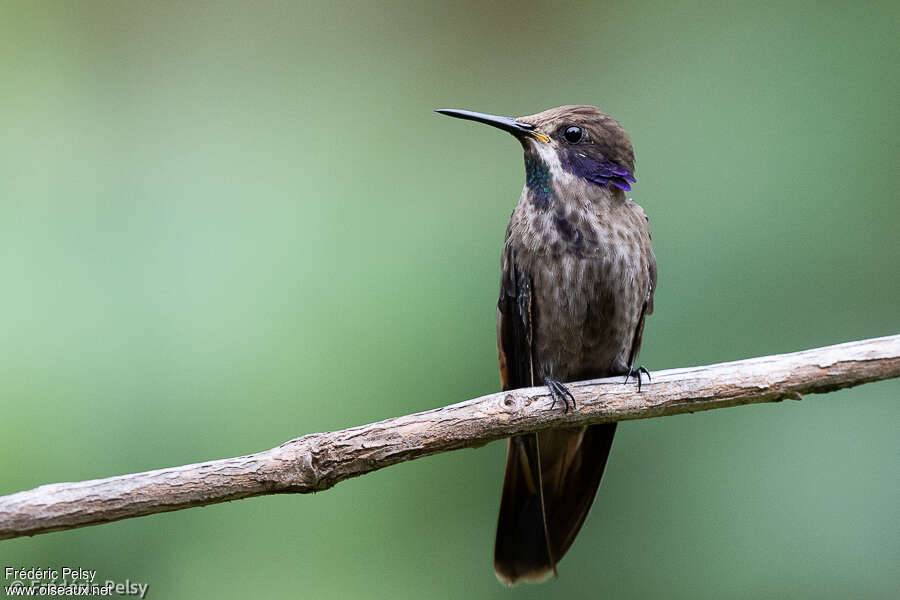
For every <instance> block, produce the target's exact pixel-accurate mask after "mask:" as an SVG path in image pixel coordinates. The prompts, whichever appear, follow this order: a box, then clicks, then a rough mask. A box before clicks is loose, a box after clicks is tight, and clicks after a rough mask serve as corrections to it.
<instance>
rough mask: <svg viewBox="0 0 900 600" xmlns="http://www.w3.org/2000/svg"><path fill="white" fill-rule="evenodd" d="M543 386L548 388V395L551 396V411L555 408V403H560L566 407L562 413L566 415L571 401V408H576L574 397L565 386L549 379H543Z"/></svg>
mask: <svg viewBox="0 0 900 600" xmlns="http://www.w3.org/2000/svg"><path fill="white" fill-rule="evenodd" d="M544 385H546V386H547V387H548V388H550V395H551V396H553V404H551V405H550V408H551V409H553V407H554V406H556V403H557V401H562V403H563V404H564V405H565V407H566V408H565V410H564V411H563V412H564V413H567V412H569V400H571V401H572V408H573V409H574V408H577V407H576V406H575V396H573V395H572V392H570V391H569V388H567V387H566V386H565V385H563V384H562V383H560V382H558V381H556V380H555V379H551V378H549V377H544Z"/></svg>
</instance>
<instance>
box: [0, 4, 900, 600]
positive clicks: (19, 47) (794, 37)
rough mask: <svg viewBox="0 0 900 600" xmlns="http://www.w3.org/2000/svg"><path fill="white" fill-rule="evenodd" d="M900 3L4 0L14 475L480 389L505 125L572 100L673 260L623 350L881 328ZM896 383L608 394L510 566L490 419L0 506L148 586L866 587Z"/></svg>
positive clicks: (504, 181) (22, 546)
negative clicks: (627, 170) (605, 448)
mask: <svg viewBox="0 0 900 600" xmlns="http://www.w3.org/2000/svg"><path fill="white" fill-rule="evenodd" d="M898 27H900V5H898V4H897V3H896V2H889V1H888V2H882V3H839V2H835V3H815V4H814V3H810V2H801V3H793V4H785V3H782V2H772V3H765V2H744V3H736V4H728V3H704V2H681V1H679V2H663V1H654V2H648V3H633V2H624V1H621V2H606V3H592V2H582V3H579V4H571V5H552V6H551V5H545V4H540V3H529V2H525V3H522V2H511V3H507V4H504V3H502V2H500V3H493V4H490V5H488V4H487V3H481V2H472V3H468V4H438V3H417V2H413V3H408V4H403V3H391V4H384V5H377V4H375V3H364V4H357V5H354V4H339V3H332V2H329V3H321V4H308V5H307V4H302V3H289V2H285V3H269V2H266V3H253V4H251V3H249V2H248V3H223V2H208V3H200V2H193V3H186V4H185V3H175V2H152V3H151V2H143V3H131V2H50V3H42V2H19V3H17V2H3V3H2V4H0V139H2V143H0V277H2V293H0V340H2V343H0V411H2V412H0V415H2V416H0V419H2V425H3V428H2V437H0V493H11V492H15V491H19V490H23V489H28V488H31V487H34V486H37V485H39V484H43V483H49V482H56V481H73V480H81V479H89V478H94V477H103V476H110V475H116V474H121V473H128V472H134V471H141V470H146V469H153V468H158V467H165V466H171V465H178V464H183V463H189V462H195V461H202V460H206V459H212V458H219V457H226V456H234V455H238V454H243V453H248V452H253V451H256V450H260V449H265V448H269V447H271V446H274V445H277V444H278V443H280V442H282V441H284V440H286V439H289V438H291V437H295V436H298V435H301V434H304V433H309V432H314V431H323V430H331V429H337V428H342V427H346V426H351V425H357V424H361V423H366V422H369V421H373V420H377V419H381V418H385V417H389V416H394V415H400V414H404V413H409V412H413V411H418V410H424V409H428V408H432V407H436V406H440V405H443V404H448V403H451V402H456V401H459V400H463V399H466V398H470V397H474V396H478V395H481V394H485V393H489V392H492V391H495V390H497V388H498V377H497V373H496V358H495V348H494V318H495V309H494V307H495V303H496V297H497V288H498V277H499V267H498V263H499V254H500V247H501V244H502V240H503V233H504V230H505V227H506V222H507V219H508V216H509V213H510V211H511V210H512V207H513V205H514V203H515V201H516V199H517V198H518V195H519V191H520V189H521V186H522V182H523V167H522V158H521V152H520V150H519V148H518V145H517V144H516V143H515V142H514V141H513V140H512V139H511V138H509V136H506V135H503V134H501V133H499V132H497V131H495V130H491V129H489V128H485V127H478V126H476V125H474V124H471V123H463V122H459V121H453V120H451V119H447V118H445V117H440V116H438V115H435V114H434V113H432V112H431V111H432V109H433V108H436V107H458V108H472V109H477V110H483V111H488V112H495V113H502V114H513V115H516V114H530V113H533V112H536V111H539V110H542V109H544V108H548V107H551V106H555V105H559V104H567V103H591V104H596V105H599V106H600V107H602V108H603V109H605V110H606V111H608V112H609V113H611V114H612V115H614V116H615V117H616V118H617V119H619V120H620V121H621V122H622V123H623V124H624V126H625V128H626V129H627V130H628V132H629V133H630V135H631V137H632V140H633V142H634V145H635V148H636V152H637V177H638V184H637V185H636V186H635V188H634V192H633V197H634V199H635V200H636V201H637V202H639V203H640V204H641V205H643V206H644V207H645V209H646V211H647V213H648V214H649V215H650V222H651V227H652V231H653V241H654V245H655V249H656V254H657V257H658V260H659V273H660V284H659V291H658V293H657V301H656V313H655V314H654V315H653V317H652V318H651V319H650V320H649V321H648V324H647V330H646V333H645V341H644V350H643V354H642V361H643V362H644V363H646V364H647V365H648V366H649V367H651V368H652V369H661V368H667V367H676V366H686V365H694V364H704V363H711V362H718V361H724V360H731V359H739V358H744V357H749V356H754V355H760V354H769V353H776V352H786V351H793V350H799V349H802V348H807V347H813V346H819V345H825V344H831V343H836V342H842V341H848V340H853V339H861V338H868V337H875V336H880V335H887V334H893V333H897V332H898V331H900V310H898V300H897V299H898V295H900V276H898V261H900V242H898V233H897V232H898V225H900V208H898V191H900V176H898V156H900V152H898V150H900V141H898V140H900V103H898V97H900V75H898V70H897V65H898V62H900V44H898V42H897V38H896V36H897V31H898ZM898 393H900V385H898V382H896V381H894V382H887V383H877V384H871V385H867V386H864V387H861V388H857V389H853V390H845V391H841V392H837V393H833V394H830V395H827V396H815V397H809V398H807V399H804V401H802V402H799V403H797V402H788V403H783V404H779V405H762V406H753V407H744V408H735V409H729V410H718V411H713V412H710V413H704V414H695V415H691V416H679V417H670V418H663V419H656V420H645V421H633V422H629V423H626V424H624V425H622V426H621V427H620V429H619V433H618V436H617V439H616V443H615V445H614V447H613V451H612V457H611V460H610V464H609V468H608V471H607V475H606V477H605V479H604V484H603V486H602V489H601V492H600V494H599V495H598V497H597V500H596V502H595V503H594V508H593V511H592V513H591V517H590V518H589V519H588V521H587V523H586V525H585V527H584V530H583V532H582V534H581V535H580V536H579V538H578V539H577V541H576V542H575V544H574V546H573V547H572V550H571V551H570V552H569V554H568V555H567V556H566V558H565V560H564V561H563V562H562V564H561V566H560V577H559V579H558V580H554V581H551V582H549V583H547V584H545V585H543V586H538V587H525V588H522V587H520V588H515V589H513V590H510V589H506V588H503V587H501V586H500V585H499V584H498V583H497V582H496V581H495V579H494V575H493V571H492V546H493V536H494V525H495V519H496V509H497V505H498V496H499V490H500V482H501V479H502V472H503V463H504V454H505V444H504V443H499V442H498V443H494V444H491V445H489V446H487V447H485V448H481V449H477V450H465V451H460V452H454V453H450V454H444V455H441V456H436V457H433V458H428V459H424V460H418V461H414V462H412V463H409V464H404V465H400V466H396V467H392V468H389V469H386V470H383V471H379V472H377V473H374V474H371V475H368V476H365V477H362V478H359V479H355V480H351V481H347V482H344V483H342V484H340V485H339V486H337V487H336V488H334V489H332V490H329V491H327V492H324V493H322V494H319V495H316V496H278V497H264V498H257V499H253V500H245V501H240V502H234V503H229V504H224V505H218V506H213V507H208V508H204V509H193V510H188V511H183V512H178V513H170V514H162V515H155V516H151V517H145V518H141V519H134V520H128V521H122V522H118V523H113V524H108V525H103V526H99V527H91V528H86V529H81V530H76V531H69V532H59V533H53V534H49V535H43V536H38V537H35V538H31V539H18V540H11V541H5V542H0V565H18V566H44V567H47V566H57V567H61V566H64V565H71V566H81V567H84V568H90V569H97V570H98V571H99V573H98V577H99V578H103V579H107V578H110V579H119V580H124V579H125V578H129V579H131V580H133V581H139V582H149V583H150V592H149V596H148V597H150V598H201V597H210V598H248V597H275V596H286V595H290V596H294V597H300V598H347V597H360V598H423V597H424V598H461V597H479V598H511V597H517V598H518V597H521V598H546V597H561V598H577V597H597V598H648V597H661V598H816V599H822V598H851V597H852V598H889V597H896V593H897V589H898V586H900V574H898V567H897V565H898V561H900V536H898V529H900V508H898V497H900V476H898V462H900V461H898V459H900V453H898V442H897V438H898V435H897V434H898V424H900V406H898V403H897V395H898Z"/></svg>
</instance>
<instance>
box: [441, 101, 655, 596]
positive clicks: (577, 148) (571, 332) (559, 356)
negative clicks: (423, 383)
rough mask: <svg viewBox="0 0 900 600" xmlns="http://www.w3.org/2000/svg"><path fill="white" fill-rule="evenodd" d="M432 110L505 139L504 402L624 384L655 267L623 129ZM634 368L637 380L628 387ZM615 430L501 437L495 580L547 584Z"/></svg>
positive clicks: (567, 111) (570, 110) (610, 123)
mask: <svg viewBox="0 0 900 600" xmlns="http://www.w3.org/2000/svg"><path fill="white" fill-rule="evenodd" d="M437 112H439V113H442V114H445V115H449V116H451V117H457V118H460V119H468V120H471V121H478V122H480V123H485V124H487V125H491V126H493V127H497V128H499V129H502V130H504V131H507V132H509V133H511V134H512V135H514V136H515V137H516V138H517V139H518V140H519V142H520V143H521V144H522V148H523V149H524V151H525V187H524V188H523V190H522V195H521V196H520V197H519V202H518V204H516V207H515V209H514V210H513V212H512V216H511V217H510V221H509V226H508V227H507V229H506V241H505V243H504V245H503V253H502V258H501V277H500V299H499V301H498V303H497V349H498V352H499V362H500V379H501V384H502V387H503V389H504V390H512V389H516V388H522V387H531V386H535V385H540V384H541V383H543V384H544V385H546V386H547V387H548V388H549V389H550V393H551V396H552V397H553V405H556V404H557V403H559V404H561V405H562V407H563V408H564V410H566V411H568V410H569V408H570V405H571V406H572V407H573V408H574V402H575V398H574V397H573V396H572V394H571V392H570V391H569V390H568V388H567V387H566V386H565V385H564V383H563V382H566V381H580V380H584V379H594V378H599V377H609V376H615V375H624V376H625V378H626V381H627V379H628V377H630V376H631V375H633V374H634V373H635V366H634V363H635V359H636V357H637V354H638V350H639V349H640V346H641V335H642V333H643V330H644V319H645V318H646V316H647V315H649V314H650V313H652V312H653V292H654V290H655V288H656V259H655V257H654V255H653V250H652V248H651V247H650V231H649V227H648V220H647V216H646V215H645V214H644V211H643V209H642V208H641V207H640V206H638V205H637V204H635V203H634V202H632V201H631V199H630V198H628V197H626V195H625V192H627V191H629V190H630V189H631V183H634V182H635V178H634V151H633V149H632V147H631V142H630V141H629V139H628V136H627V135H626V133H625V130H624V129H622V126H621V125H619V123H618V122H617V121H616V120H614V119H613V118H612V117H610V116H608V115H606V114H605V113H603V112H601V111H600V110H598V109H597V108H595V107H593V106H583V105H578V106H560V107H559V108H551V109H549V110H545V111H544V112H540V113H537V114H535V115H531V116H528V117H518V118H511V117H500V116H495V115H488V114H483V113H476V112H471V111H467V110H456V109H440V110H438V111H437ZM641 373H644V374H646V375H647V377H648V378H649V373H648V372H647V370H646V369H645V368H644V367H638V369H637V383H638V389H640V385H641ZM615 432H616V424H615V423H608V424H601V425H591V426H588V427H577V428H568V429H554V430H550V431H542V432H540V433H531V434H527V435H521V436H517V437H513V438H510V440H509V443H508V449H507V458H506V476H505V478H504V481H503V492H502V495H501V502H500V517H499V519H498V523H497V538H496V543H495V548H494V571H495V573H496V575H497V578H498V579H499V580H500V581H502V582H504V583H508V584H513V583H516V582H519V581H526V582H538V581H543V580H544V579H546V578H547V577H549V576H550V575H552V574H555V573H556V564H557V562H558V561H559V560H560V559H561V558H562V556H563V555H564V554H565V553H566V550H568V549H569V546H570V545H571V544H572V541H573V540H574V539H575V536H576V535H577V534H578V530H579V529H581V526H582V524H583V523H584V520H585V517H586V516H587V513H588V511H589V510H590V507H591V504H592V503H593V501H594V496H595V495H596V493H597V487H598V486H599V485H600V479H601V477H602V476H603V469H604V467H605V465H606V459H607V457H608V456H609V451H610V447H611V446H612V441H613V436H614V435H615Z"/></svg>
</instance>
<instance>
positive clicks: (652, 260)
mask: <svg viewBox="0 0 900 600" xmlns="http://www.w3.org/2000/svg"><path fill="white" fill-rule="evenodd" d="M648 221H649V220H648ZM648 236H649V234H648ZM647 268H648V270H649V273H648V275H649V276H650V287H649V288H648V289H647V297H646V298H645V299H644V305H643V306H642V307H641V318H640V319H638V324H637V327H635V329H634V338H633V339H632V342H631V351H630V352H629V353H628V367H629V368H633V367H634V361H636V360H637V356H638V352H640V351H641V341H642V340H643V337H644V320H645V319H646V318H647V315H650V314H653V294H654V293H655V292H656V257H655V256H654V255H653V250H651V249H650V246H649V245H648V246H647ZM639 376H640V375H639Z"/></svg>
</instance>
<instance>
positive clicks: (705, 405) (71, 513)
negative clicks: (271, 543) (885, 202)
mask: <svg viewBox="0 0 900 600" xmlns="http://www.w3.org/2000/svg"><path fill="white" fill-rule="evenodd" d="M894 377H900V335H894V336H889V337H882V338H876V339H870V340H862V341H857V342H849V343H846V344H838V345H835V346H826V347H824V348H815V349H812V350H805V351H803V352H795V353H792V354H779V355H773V356H763V357H759V358H752V359H748V360H741V361H735V362H727V363H720V364H716V365H709V366H702V367H690V368H684V369H670V370H667V371H658V372H656V373H653V379H652V382H651V383H645V384H644V386H643V389H642V391H641V392H638V391H637V386H636V385H635V384H634V383H633V382H631V383H628V384H623V382H622V378H621V377H617V378H611V379H597V380H592V381H586V382H580V383H574V384H571V385H570V386H569V387H570V389H571V391H572V393H573V394H574V396H575V399H576V401H577V409H575V410H571V411H569V412H568V413H564V412H563V411H562V410H561V409H560V408H559V407H557V408H556V409H551V408H550V400H549V396H548V391H547V388H544V387H536V388H526V389H520V390H514V391H510V392H499V393H496V394H489V395H487V396H482V397H480V398H475V399H473V400H467V401H465V402H460V403H458V404H452V405H450V406H445V407H442V408H436V409H433V410H428V411H425V412H420V413H416V414H412V415H406V416H403V417H396V418H392V419H385V420H384V421H379V422H377V423H371V424H369V425H362V426H359V427H351V428H350V429H343V430H341V431H333V432H329V433H313V434H309V435H305V436H303V437H299V438H296V439H293V440H290V441H288V442H285V443H284V444H281V445H280V446H278V447H276V448H272V449H271V450H266V451H264V452H257V453H255V454H249V455H247V456H239V457H237V458H226V459H221V460H213V461H209V462H204V463H197V464H192V465H185V466H181V467H172V468H167V469H158V470H155V471H146V472H144V473H134V474H130V475H121V476H118V477H109V478H106V479H93V480H90V481H81V482H77V483H54V484H50V485H42V486H40V487H37V488H34V489H32V490H28V491H24V492H19V493H16V494H10V495H8V496H2V497H0V539H9V538H15V537H21V536H26V535H35V534H39V533H48V532H51V531H58V530H62V529H73V528H76V527H84V526H86V525H95V524H98V523H105V522H109V521H117V520H119V519H128V518H131V517H139V516H143V515H150V514H154V513H159V512H166V511H172V510H181V509H184V508H191V507H194V506H205V505H208V504H215V503H218V502H225V501H228V500H237V499H240V498H249V497H252V496H261V495H265V494H279V493H309V492H318V491H322V490H326V489H328V488H330V487H331V486H333V485H335V484H336V483H338V482H340V481H343V480H345V479H349V478H351V477H356V476H358V475H362V474H364V473H369V472H371V471H375V470H377V469H381V468H383V467H387V466H390V465H393V464H397V463H400V462H404V461H407V460H412V459H415V458H420V457H423V456H429V455H432V454H437V453H439V452H447V451H449V450H456V449H458V448H471V447H476V446H481V445H484V444H486V443H487V442H490V441H492V440H496V439H501V438H505V437H509V436H512V435H518V434H522V433H528V432H533V431H540V430H543V429H548V428H557V427H567V426H575V425H588V424H592V423H604V422H609V421H623V420H628V419H646V418H649V417H660V416H665V415H676V414H680V413H688V412H690V413H692V412H695V411H700V410H709V409H713V408H724V407H728V406H738V405H741V404H755V403H760V402H778V401H781V400H783V399H785V398H790V399H794V400H799V399H800V398H801V397H802V396H803V395H805V394H820V393H824V392H830V391H833V390H837V389H840V388H845V387H852V386H856V385H860V384H863V383H867V382H870V381H878V380H883V379H891V378H894Z"/></svg>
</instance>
